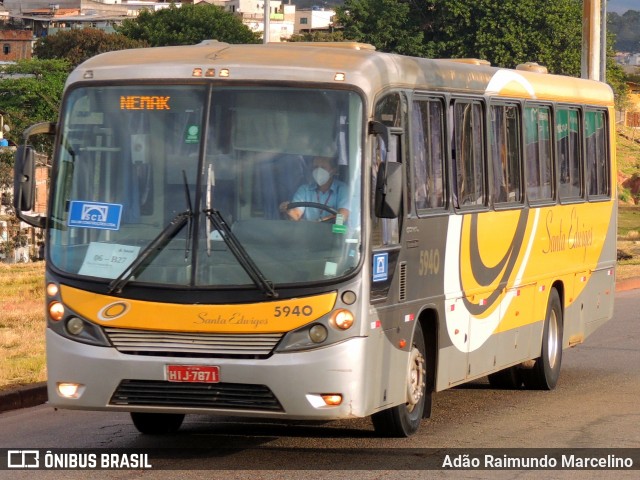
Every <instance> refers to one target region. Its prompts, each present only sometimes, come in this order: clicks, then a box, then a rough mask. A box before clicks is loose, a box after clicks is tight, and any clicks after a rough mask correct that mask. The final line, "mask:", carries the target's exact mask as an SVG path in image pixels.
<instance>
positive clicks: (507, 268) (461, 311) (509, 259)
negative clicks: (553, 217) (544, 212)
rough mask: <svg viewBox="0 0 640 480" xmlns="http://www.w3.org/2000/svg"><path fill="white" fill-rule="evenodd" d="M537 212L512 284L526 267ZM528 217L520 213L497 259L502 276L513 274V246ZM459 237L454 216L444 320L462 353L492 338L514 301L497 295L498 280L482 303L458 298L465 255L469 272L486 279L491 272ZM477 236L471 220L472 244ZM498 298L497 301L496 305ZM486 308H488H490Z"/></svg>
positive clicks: (460, 223) (460, 226) (516, 253)
mask: <svg viewBox="0 0 640 480" xmlns="http://www.w3.org/2000/svg"><path fill="white" fill-rule="evenodd" d="M539 213H540V212H539V209H536V210H535V213H534V214H533V221H532V226H531V233H530V234H529V235H528V240H527V244H526V249H525V252H524V254H523V256H522V259H521V260H520V264H519V267H518V270H517V272H516V274H515V278H514V284H516V285H519V284H520V283H521V282H522V278H523V276H524V271H525V268H526V266H527V264H528V263H529V258H530V256H531V250H532V248H533V244H534V240H535V232H536V231H537V227H538V219H539ZM528 217H529V215H528V214H523V213H522V212H521V217H520V219H519V220H518V225H517V227H516V231H515V232H514V235H513V237H512V239H511V242H510V246H509V247H508V248H507V250H506V252H505V254H504V257H503V259H502V261H501V262H500V263H501V264H502V267H501V268H500V270H499V272H503V276H502V279H507V278H510V277H511V276H512V275H513V270H514V268H515V265H516V261H517V260H518V257H519V255H520V251H521V248H518V247H516V245H518V243H519V242H521V241H522V240H523V238H526V237H527V236H526V235H524V233H525V230H526V226H527V223H528V222H527V219H528ZM462 236H463V217H461V216H457V215H454V216H452V217H451V218H450V220H449V226H448V233H447V238H448V239H451V240H450V242H451V243H450V244H449V245H447V251H446V260H445V262H446V268H445V276H444V287H445V292H448V293H447V298H446V300H445V303H446V323H447V332H448V333H449V338H450V339H451V342H452V343H453V345H454V346H455V347H456V348H457V349H458V350H460V351H461V352H473V351H474V350H477V349H478V348H480V347H481V346H482V345H483V344H484V343H485V342H486V341H487V340H488V339H489V337H491V335H492V334H493V332H494V331H495V329H496V328H497V327H498V325H499V324H500V321H501V320H502V316H501V313H502V312H505V311H507V309H508V308H509V305H510V304H511V301H512V300H513V296H512V295H502V296H500V292H501V290H500V286H499V285H500V283H499V282H494V284H495V285H496V289H495V290H494V291H493V292H492V293H491V294H490V295H489V298H488V299H486V300H485V302H484V304H483V305H477V304H472V303H471V302H469V301H468V300H467V299H466V298H464V297H463V298H462V299H460V295H461V294H462V292H464V289H463V285H462V267H461V258H462V257H464V258H467V255H468V258H469V262H470V263H471V264H472V268H471V270H472V272H474V275H476V274H477V275H478V276H479V277H480V278H481V279H482V278H483V277H485V278H488V277H487V275H489V273H490V272H491V269H487V268H483V266H482V265H483V264H482V262H480V260H479V256H478V254H477V251H476V250H475V248H470V250H471V251H469V252H463V251H462ZM477 239H478V233H477V223H476V221H475V220H474V221H472V223H471V243H473V242H475V243H477ZM523 246H524V245H523ZM499 272H498V273H499ZM498 273H496V274H495V279H497V276H498ZM475 280H476V282H477V281H478V279H477V278H476V279H475ZM478 283H483V282H478ZM459 300H462V301H459ZM498 300H499V302H498V303H497V304H496V302H497V301H498ZM491 307H492V308H491ZM489 309H491V310H490V311H489ZM487 312H488V313H487ZM483 313H485V315H484V316H482V317H480V315H481V314H483Z"/></svg>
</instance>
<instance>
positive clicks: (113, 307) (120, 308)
mask: <svg viewBox="0 0 640 480" xmlns="http://www.w3.org/2000/svg"><path fill="white" fill-rule="evenodd" d="M129 308H130V305H129V304H128V303H127V302H114V303H110V304H109V305H105V306H104V307H102V308H101V309H100V311H99V312H98V318H99V319H100V320H103V321H105V322H108V321H109V320H115V319H116V318H120V317H121V316H123V315H124V314H125V313H127V312H128V311H129Z"/></svg>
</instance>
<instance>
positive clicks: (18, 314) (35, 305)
mask: <svg viewBox="0 0 640 480" xmlns="http://www.w3.org/2000/svg"><path fill="white" fill-rule="evenodd" d="M0 291H2V296H1V297H0V365H2V368H0V390H2V389H3V388H6V387H7V385H24V384H29V383H34V382H41V381H44V380H46V378H47V374H46V362H45V342H44V329H45V324H44V262H38V263H26V264H13V265H8V264H2V263H0Z"/></svg>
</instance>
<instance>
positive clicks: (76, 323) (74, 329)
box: [67, 317, 84, 335]
mask: <svg viewBox="0 0 640 480" xmlns="http://www.w3.org/2000/svg"><path fill="white" fill-rule="evenodd" d="M83 330H84V322H83V321H82V320H80V319H79V318H78V317H71V318H70V319H69V320H67V332H69V333H70V334H71V335H80V334H81V333H82V332H83Z"/></svg>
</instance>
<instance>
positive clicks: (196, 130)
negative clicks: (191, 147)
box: [184, 125, 200, 143]
mask: <svg viewBox="0 0 640 480" xmlns="http://www.w3.org/2000/svg"><path fill="white" fill-rule="evenodd" d="M199 142H200V127H198V125H189V127H187V131H186V134H185V137H184V143H199Z"/></svg>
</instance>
